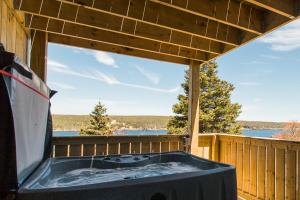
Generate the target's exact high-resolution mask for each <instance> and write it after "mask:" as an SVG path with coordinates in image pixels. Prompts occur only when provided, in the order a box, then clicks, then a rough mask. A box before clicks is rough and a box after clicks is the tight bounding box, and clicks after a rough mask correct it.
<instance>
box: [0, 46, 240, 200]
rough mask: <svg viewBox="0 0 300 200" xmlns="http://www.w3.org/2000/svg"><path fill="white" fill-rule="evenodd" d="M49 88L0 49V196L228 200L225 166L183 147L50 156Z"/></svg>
mask: <svg viewBox="0 0 300 200" xmlns="http://www.w3.org/2000/svg"><path fill="white" fill-rule="evenodd" d="M52 95H53V92H52V91H51V90H50V89H49V88H48V87H47V85H46V84H45V83H44V82H43V81H41V80H40V79H39V78H38V77H37V76H36V74H35V73H34V72H33V71H32V70H31V69H30V68H28V67H27V66H25V65H23V64H22V63H20V62H19V61H18V59H17V58H16V56H15V55H14V54H12V53H9V52H4V51H1V50H0V103H1V106H0V116H1V123H0V138H1V139H0V152H1V153H0V199H4V198H6V196H7V195H11V194H12V196H16V198H17V200H67V199H68V200H167V199H168V200H235V199H236V198H237V193H236V179H235V169H234V168H233V167H232V166H229V165H225V164H221V163H215V162H212V161H208V160H205V159H201V158H197V157H195V156H192V155H190V154H187V153H184V152H172V153H162V154H143V155H114V156H96V157H66V158H51V157H50V154H51V148H52V147H51V138H52V137H51V135H52V126H51V115H50V97H51V96H52Z"/></svg>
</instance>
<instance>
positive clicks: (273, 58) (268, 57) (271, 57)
mask: <svg viewBox="0 0 300 200" xmlns="http://www.w3.org/2000/svg"><path fill="white" fill-rule="evenodd" d="M260 56H261V57H263V58H267V59H271V60H279V59H280V57H279V56H274V55H268V54H262V55H260Z"/></svg>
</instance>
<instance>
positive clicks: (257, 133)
mask: <svg viewBox="0 0 300 200" xmlns="http://www.w3.org/2000/svg"><path fill="white" fill-rule="evenodd" d="M280 131H281V130H280V129H264V130H251V129H245V130H243V135H246V136H251V137H272V135H274V134H276V133H279V132H280ZM165 134H167V131H166V130H122V131H118V135H165ZM78 135H79V132H78V131H54V133H53V136H78Z"/></svg>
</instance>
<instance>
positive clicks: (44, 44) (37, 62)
mask: <svg viewBox="0 0 300 200" xmlns="http://www.w3.org/2000/svg"><path fill="white" fill-rule="evenodd" d="M47 48H48V33H45V32H42V31H34V32H33V34H32V47H31V55H30V68H31V69H32V70H33V71H34V72H35V73H36V74H37V75H38V77H40V78H41V79H42V80H43V81H46V76H47Z"/></svg>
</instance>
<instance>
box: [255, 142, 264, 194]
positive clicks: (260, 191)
mask: <svg viewBox="0 0 300 200" xmlns="http://www.w3.org/2000/svg"><path fill="white" fill-rule="evenodd" d="M257 162H258V164H257V165H258V167H257V169H258V172H257V179H258V180H257V196H258V198H259V199H265V198H266V197H265V194H266V192H265V187H266V185H265V181H266V147H264V146H259V149H258V159H257Z"/></svg>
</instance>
